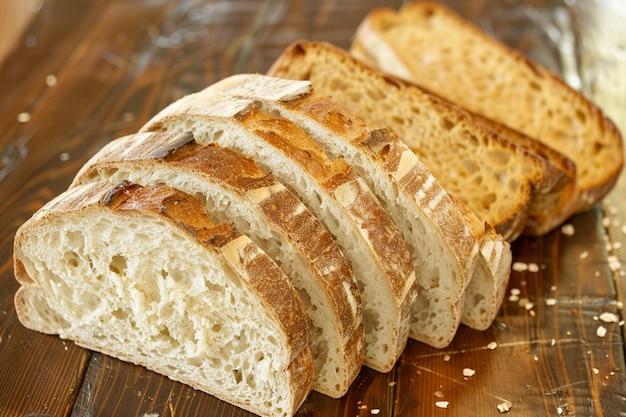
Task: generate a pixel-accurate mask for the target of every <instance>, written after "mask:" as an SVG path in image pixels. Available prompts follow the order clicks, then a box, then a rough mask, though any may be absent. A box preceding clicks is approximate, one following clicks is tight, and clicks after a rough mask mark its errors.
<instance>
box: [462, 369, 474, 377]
mask: <svg viewBox="0 0 626 417" xmlns="http://www.w3.org/2000/svg"><path fill="white" fill-rule="evenodd" d="M474 374H476V371H475V370H473V369H471V368H463V376H465V377H470V376H474Z"/></svg>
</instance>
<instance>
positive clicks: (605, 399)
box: [0, 0, 626, 417]
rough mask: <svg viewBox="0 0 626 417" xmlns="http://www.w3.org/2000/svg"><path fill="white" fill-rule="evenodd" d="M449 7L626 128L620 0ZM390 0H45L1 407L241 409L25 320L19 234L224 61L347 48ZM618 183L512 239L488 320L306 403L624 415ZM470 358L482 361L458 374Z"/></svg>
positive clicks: (4, 106) (6, 297) (11, 121)
mask: <svg viewBox="0 0 626 417" xmlns="http://www.w3.org/2000/svg"><path fill="white" fill-rule="evenodd" d="M15 1H19V0H15ZM448 3H449V4H450V5H451V6H452V7H454V8H456V9H457V10H458V11H459V12H461V13H462V14H464V15H465V16H467V17H468V18H470V19H473V20H475V21H476V22H478V23H479V24H480V25H481V26H483V27H484V28H485V29H487V30H489V31H490V33H492V34H494V35H495V36H497V37H499V38H501V39H503V40H504V41H505V42H507V43H509V44H511V45H513V46H514V47H516V48H520V49H521V50H523V51H524V52H525V53H527V54H528V55H530V56H532V57H533V58H535V59H538V60H540V61H541V62H543V63H545V64H546V65H547V66H549V67H550V68H552V69H554V70H555V71H558V72H561V73H563V74H564V76H565V78H566V79H567V80H568V82H571V83H573V84H574V85H577V86H580V88H582V90H583V91H584V92H585V93H586V94H588V95H589V96H591V97H593V99H594V100H595V101H596V102H597V103H598V104H599V105H600V106H601V107H602V108H603V109H604V110H605V111H606V112H607V113H608V114H609V115H610V116H611V117H612V118H613V119H614V121H615V122H616V123H617V124H618V125H620V127H621V128H622V130H623V131H626V130H625V129H624V127H625V126H624V124H625V123H626V110H625V109H626V105H625V103H626V70H625V68H626V61H625V60H626V57H625V52H624V48H625V45H626V29H625V27H626V24H624V23H625V22H626V12H625V10H624V6H623V3H621V4H617V3H619V2H617V1H615V2H605V1H603V0H596V1H587V2H563V1H557V0H552V1H527V2H526V3H527V4H526V5H525V4H524V3H523V2H520V1H500V2H498V1H489V0H480V1H479V0H476V1H472V2H463V1H448ZM382 4H388V5H391V6H394V7H397V6H399V4H400V1H389V2H385V1H382V0H380V1H358V0H350V1H341V2H340V1H334V0H317V1H299V0H293V1H286V0H285V1H281V0H266V1H256V2H253V1H243V0H241V1H220V2H215V1H208V2H206V1H200V0H197V1H194V0H187V1H184V0H180V1H169V2H168V1H158V0H152V1H149V0H134V1H127V0H92V1H76V0H46V1H43V2H42V3H41V8H39V9H37V10H36V12H34V13H33V15H32V20H31V23H30V25H29V26H27V29H26V31H25V32H24V33H21V34H19V36H18V41H19V42H18V46H17V48H16V49H15V50H14V51H13V52H12V53H10V54H9V55H8V56H7V58H6V59H5V61H4V63H0V149H1V150H2V156H1V159H0V213H1V215H0V261H1V264H0V265H1V268H0V415H1V416H22V415H29V416H34V415H46V416H68V415H70V416H77V417H78V416H81V417H82V416H144V415H158V416H161V417H163V416H176V417H182V416H192V415H194V416H195V415H197V416H244V415H248V413H245V412H243V411H241V410H240V409H237V408H234V407H232V406H229V405H227V404H224V403H222V402H220V401H218V400H216V399H214V398H213V397H211V396H209V395H206V394H204V393H201V392H197V391H194V390H193V389H191V388H189V387H187V386H184V385H182V384H179V383H175V382H172V381H170V380H168V379H167V378H165V377H162V376H160V375H157V374H155V373H152V372H149V371H147V370H145V369H143V368H141V367H138V366H134V365H130V364H127V363H123V362H121V361H119V360H116V359H113V358H110V357H107V356H104V355H101V354H99V353H94V352H90V351H87V350H84V349H82V348H79V347H77V346H75V345H74V344H73V343H72V342H69V341H63V340H61V339H59V338H57V337H53V336H45V335H41V334H38V333H35V332H32V331H29V330H26V329H25V328H24V327H23V326H22V325H21V324H20V323H19V321H18V320H17V317H16V315H15V310H14V307H13V295H14V293H15V291H16V289H17V283H16V282H15V280H14V278H13V266H12V244H13V237H14V234H15V230H16V229H17V228H18V227H19V226H20V225H21V224H22V223H23V222H24V221H25V220H26V219H27V218H29V217H30V216H31V215H32V214H33V213H34V212H35V211H36V210H37V209H38V208H39V207H41V206H42V205H43V204H44V203H45V202H47V201H48V200H50V199H51V198H52V197H53V196H55V195H57V194H59V193H60V192H62V191H63V190H64V189H65V188H66V187H67V186H68V184H69V182H70V181H71V179H72V177H73V175H74V174H75V173H76V172H77V170H78V169H79V167H80V166H81V165H82V164H83V163H85V162H86V160H87V159H88V158H89V157H90V156H91V155H93V154H94V153H95V152H96V151H97V150H98V149H99V148H100V147H102V146H103V145H104V144H105V143H106V142H108V141H109V140H111V139H113V138H116V137H119V136H122V135H125V134H128V133H132V132H135V131H136V130H137V129H138V128H139V127H140V126H141V125H142V124H143V123H144V122H145V121H147V120H148V118H150V117H151V116H152V115H154V114H155V113H156V112H157V111H158V110H160V109H161V108H163V107H164V106H165V105H167V104H168V103H170V102H172V101H173V100H175V99H177V98H179V97H181V96H182V95H183V94H187V93H191V92H194V91H197V90H199V89H201V88H203V87H204V86H206V85H208V84H211V83H212V82H214V81H216V80H218V79H220V78H223V77H225V76H227V75H230V74H234V73H241V72H264V71H266V70H267V69H268V67H269V65H270V64H271V63H272V62H273V60H274V59H275V58H276V57H277V56H278V54H279V53H280V52H281V51H282V49H283V48H284V47H285V46H286V45H287V44H288V43H290V42H291V41H293V40H296V39H301V38H306V39H316V40H326V41H330V42H333V43H335V44H337V45H339V46H342V47H347V46H348V45H349V43H350V37H351V35H352V34H353V33H354V30H355V28H356V26H357V24H358V23H359V22H360V20H361V19H362V18H363V16H364V15H365V14H366V12H367V11H368V10H369V9H370V8H372V7H375V6H379V5H382ZM566 4H569V6H566ZM531 5H532V6H531ZM0 21H1V20H0ZM555 45H558V46H555ZM620 48H621V49H620ZM625 189H626V186H625V183H624V181H623V178H622V180H621V181H620V182H619V184H618V186H617V188H616V190H615V191H614V192H613V193H612V194H611V195H610V196H609V197H608V198H607V199H606V201H605V203H604V204H603V205H602V206H598V207H595V208H594V209H592V210H590V211H589V212H587V213H584V214H580V215H577V216H575V217H574V218H572V219H571V220H570V221H569V222H568V223H569V224H571V225H572V226H573V230H574V231H575V233H574V234H573V235H568V234H564V233H562V232H561V231H560V230H557V231H555V232H553V233H551V234H549V235H548V236H545V237H543V238H538V239H534V238H533V239H531V238H520V239H518V240H517V241H516V242H515V243H514V245H513V249H514V260H515V261H518V262H524V263H526V264H533V263H534V264H536V265H537V266H538V270H537V271H528V270H527V271H513V272H512V275H511V283H510V288H509V293H514V297H513V298H511V299H510V300H509V299H507V300H506V301H505V303H504V305H503V307H502V310H501V313H500V315H499V317H498V318H497V320H496V322H495V323H494V324H493V326H492V327H491V328H490V329H489V330H488V331H485V332H476V331H472V330H470V329H468V328H465V327H462V328H461V329H460V330H459V332H458V336H457V337H456V339H455V340H454V342H453V343H452V345H450V346H449V347H448V348H447V349H443V350H436V349H432V348H429V347H427V346H425V345H423V344H420V343H416V342H409V344H408V347H407V348H406V351H405V353H404V355H403V356H402V358H401V359H400V361H399V362H398V364H397V366H396V368H395V369H394V370H393V371H392V372H390V373H388V374H379V373H376V372H374V371H371V370H368V369H363V371H362V372H361V374H360V375H359V377H358V379H357V381H356V382H355V383H354V384H353V387H352V389H351V390H350V392H349V393H348V394H347V395H346V396H345V397H344V398H342V399H340V400H331V399H329V398H326V397H324V396H322V395H318V394H315V393H313V394H311V395H310V396H309V398H308V399H307V400H306V402H305V403H304V405H303V406H302V407H301V409H300V411H299V413H298V415H299V416H349V417H353V416H369V415H379V416H392V415H393V416H431V415H432V416H496V415H500V414H501V412H500V410H499V409H498V405H501V404H505V403H508V404H509V405H510V406H511V408H510V410H509V411H508V415H511V416H558V415H576V416H607V417H608V416H619V415H622V416H623V415H626V365H625V359H624V327H623V325H622V324H621V323H612V322H604V321H602V319H601V318H600V317H604V316H600V315H601V313H605V312H608V313H614V314H617V315H618V317H619V320H622V318H623V316H622V303H623V301H624V298H623V295H624V293H625V292H626V278H624V268H623V267H622V266H621V264H620V263H619V262H620V261H622V262H623V261H624V260H625V256H624V255H625V253H626V252H625V249H624V248H623V247H622V246H621V241H622V240H624V237H625V234H626V230H625V229H624V225H625V224H626V222H625V218H626V215H625V213H626V200H625V199H624V197H623V195H624V190H625ZM518 292H519V295H517V296H515V294H517V293H518ZM516 298H517V299H516ZM600 326H602V327H604V328H606V330H607V332H606V335H605V336H604V337H599V336H598V335H597V329H598V328H599V327H600ZM492 342H496V344H497V346H496V345H494V344H493V343H492ZM494 346H496V347H495V349H492V348H493V347H494ZM465 368H469V369H472V370H474V371H475V374H474V375H473V376H464V375H463V370H464V369H465ZM439 401H447V402H448V408H446V409H444V408H440V407H437V405H436V403H437V402H439ZM377 410H378V411H377ZM377 413H378V414H377Z"/></svg>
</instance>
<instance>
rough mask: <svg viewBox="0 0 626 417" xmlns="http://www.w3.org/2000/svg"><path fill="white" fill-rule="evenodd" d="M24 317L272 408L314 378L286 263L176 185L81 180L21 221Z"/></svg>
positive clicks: (247, 404) (296, 396)
mask: <svg viewBox="0 0 626 417" xmlns="http://www.w3.org/2000/svg"><path fill="white" fill-rule="evenodd" d="M14 249H15V251H14V266H15V276H16V278H17V280H18V281H19V282H20V284H21V287H20V288H19V290H18V291H17V293H16V295H15V308H16V311H17V314H18V317H19V319H20V321H21V322H22V323H23V324H24V325H25V326H26V327H28V328H30V329H33V330H36V331H39V332H44V333H49V334H59V335H60V336H61V337H62V338H66V339H71V340H73V341H75V342H76V343H77V344H79V345H81V346H84V347H86V348H88V349H93V350H97V351H100V352H103V353H105V354H108V355H111V356H114V357H117V358H120V359H122V360H125V361H129V362H133V363H136V364H140V365H143V366H145V367H147V368H149V369H152V370H154V371H156V372H159V373H161V374H164V375H167V376H168V377H170V378H172V379H174V380H177V381H181V382H184V383H186V384H189V385H191V386H192V387H195V388H196V389H199V390H202V391H206V392H208V393H210V394H212V395H214V396H216V397H218V398H220V399H222V400H224V401H227V402H229V403H232V404H235V405H237V406H239V407H241V408H244V409H246V410H249V411H251V412H254V413H256V414H259V415H262V416H272V417H274V416H289V417H290V416H292V415H293V414H294V413H295V412H296V410H297V409H298V407H299V406H300V405H301V403H302V402H303V401H304V399H305V398H306V396H307V394H308V392H309V390H310V387H311V382H312V379H313V362H312V359H311V353H310V351H309V348H308V346H307V341H308V323H307V320H306V313H305V310H304V307H303V305H302V303H301V302H300V299H299V297H298V295H297V293H296V291H295V290H294V288H293V286H292V285H291V283H290V282H289V280H288V278H287V277H286V276H285V275H284V274H283V273H282V271H281V270H280V268H278V266H277V265H276V264H275V263H274V262H273V261H272V260H271V259H270V258H269V257H267V256H266V255H265V253H264V252H262V251H261V250H260V249H259V248H258V246H256V245H255V244H254V243H253V242H252V241H251V240H250V239H248V238H247V237H246V236H245V235H242V234H241V233H239V232H237V231H235V230H234V229H232V228H231V227H230V226H229V225H227V224H224V223H222V224H214V223H213V222H212V221H211V220H210V219H209V217H208V215H207V212H206V211H205V209H204V207H203V206H202V205H201V204H200V202H199V201H198V200H197V199H196V198H194V197H192V196H190V195H188V194H184V193H182V192H180V191H177V190H174V189H172V188H169V187H165V186H157V187H145V188H144V187H140V186H136V185H133V184H128V183H123V184H121V185H120V186H118V187H117V188H114V186H112V185H110V184H108V183H102V182H100V183H93V184H89V185H86V186H81V187H74V188H71V189H69V190H68V191H66V192H64V193H62V194H61V195H59V196H58V197H57V198H55V199H54V200H52V201H51V202H49V203H48V204H47V205H46V206H45V207H43V208H42V209H41V210H39V211H38V212H37V213H36V214H35V215H34V216H33V217H32V218H31V219H30V220H29V221H27V222H26V223H25V224H24V225H23V226H22V227H20V229H19V230H18V231H17V235H16V238H15V248H14Z"/></svg>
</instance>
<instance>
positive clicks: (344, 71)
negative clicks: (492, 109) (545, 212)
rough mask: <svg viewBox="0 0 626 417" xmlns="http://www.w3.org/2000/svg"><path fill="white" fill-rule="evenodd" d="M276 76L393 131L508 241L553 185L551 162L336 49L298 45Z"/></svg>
mask: <svg viewBox="0 0 626 417" xmlns="http://www.w3.org/2000/svg"><path fill="white" fill-rule="evenodd" d="M268 75H272V76H275V77H281V78H289V79H300V80H303V79H308V80H310V81H311V82H312V85H313V88H314V90H315V92H316V93H317V94H322V95H329V96H332V97H333V98H335V99H337V100H338V101H341V102H343V103H344V104H345V105H347V106H348V107H349V108H350V109H351V110H352V111H354V112H355V113H356V114H357V115H358V116H359V117H360V118H362V119H363V120H364V121H365V122H366V123H367V125H368V126H369V128H370V129H380V128H390V129H392V130H393V131H394V132H396V133H397V134H398V135H399V136H400V137H401V138H402V140H403V141H405V143H406V144H407V145H408V146H409V148H411V150H413V151H414V152H415V153H416V155H417V156H418V158H419V159H420V161H421V162H422V163H423V164H424V165H425V166H426V168H427V169H428V170H429V171H430V172H431V173H432V174H433V176H434V177H435V178H436V179H437V180H438V181H439V183H440V184H441V185H442V186H443V187H444V188H445V189H446V191H447V192H448V193H449V194H451V195H452V196H453V197H455V198H456V199H457V200H459V201H461V202H463V203H464V204H465V205H466V206H468V207H469V208H470V210H472V212H474V213H475V215H476V216H477V217H478V218H479V219H481V221H485V222H487V223H489V224H490V225H492V226H493V227H494V228H495V229H496V230H497V232H498V233H499V234H501V235H502V236H503V237H504V238H505V239H506V240H508V241H512V240H513V239H515V238H516V237H517V236H519V234H520V233H521V232H522V230H523V229H524V226H525V224H526V221H527V219H528V215H529V207H530V205H531V202H532V200H533V198H534V194H535V193H536V192H537V190H538V187H539V186H543V184H545V181H546V179H545V174H546V170H545V160H544V159H543V158H541V157H539V156H538V155H536V154H534V153H531V152H528V151H527V150H526V149H523V148H521V147H519V146H517V145H515V144H514V143H512V142H509V141H507V140H505V139H504V138H502V137H500V136H498V135H497V134H495V133H494V132H493V131H492V130H490V129H487V128H486V127H485V125H484V124H481V123H477V122H476V121H475V120H474V119H473V117H472V115H471V114H470V113H469V112H466V111H464V110H463V109H461V108H459V107H458V106H455V105H454V104H452V103H449V102H447V101H446V100H443V99H441V98H440V97H437V96H434V95H432V94H429V93H428V92H426V91H424V90H422V89H420V88H418V87H417V86H415V85H412V84H410V83H404V82H402V81H400V80H398V79H393V78H390V77H388V76H385V75H384V74H383V73H382V72H380V71H378V70H376V69H374V68H371V67H369V66H366V65H365V64H363V63H362V62H361V61H358V60H357V59H356V58H354V57H353V56H351V55H350V54H348V53H347V51H345V50H342V49H340V48H338V47H336V46H333V45H331V44H328V43H322V42H307V41H301V42H295V43H293V44H292V45H290V46H289V47H288V48H287V49H286V50H285V51H284V52H283V54H282V55H281V56H280V57H279V58H278V59H277V60H276V62H275V63H274V64H273V65H272V67H271V68H270V70H269V72H268Z"/></svg>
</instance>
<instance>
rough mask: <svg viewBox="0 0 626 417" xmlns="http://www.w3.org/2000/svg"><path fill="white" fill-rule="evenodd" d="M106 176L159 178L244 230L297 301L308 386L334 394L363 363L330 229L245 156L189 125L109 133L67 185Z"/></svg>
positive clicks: (353, 293)
mask: <svg viewBox="0 0 626 417" xmlns="http://www.w3.org/2000/svg"><path fill="white" fill-rule="evenodd" d="M102 180H107V181H109V182H112V183H119V182H120V181H124V180H127V181H131V182H133V183H137V184H141V185H144V186H149V185H155V184H167V185H169V186H171V187H174V188H177V189H179V190H181V191H183V192H185V193H188V194H191V195H195V196H198V197H199V198H200V200H201V201H202V202H203V203H204V205H205V207H206V208H207V210H208V211H209V212H210V213H211V216H212V218H213V219H214V220H216V221H220V222H228V223H230V224H232V225H234V227H236V228H237V230H239V231H240V232H242V233H244V234H246V235H247V236H248V237H249V238H250V239H251V240H253V241H254V242H255V243H256V244H257V245H258V246H259V247H260V248H261V249H262V250H263V251H264V252H265V253H267V254H268V255H269V256H270V257H271V258H272V259H273V260H274V261H275V262H276V263H277V264H278V265H279V266H280V267H281V268H282V270H283V272H284V273H285V274H286V275H287V276H288V277H290V279H291V280H292V282H293V285H294V286H295V288H296V290H297V291H298V293H299V294H301V299H302V301H303V303H304V305H305V308H306V311H307V315H308V317H309V322H310V326H311V330H310V343H309V345H310V348H311V352H312V354H313V360H314V363H315V379H314V381H313V389H314V390H316V391H318V390H319V391H320V392H324V393H330V394H333V396H339V395H341V394H342V393H343V389H342V390H337V388H336V387H337V386H340V387H346V386H349V385H350V383H351V382H352V381H353V380H354V378H355V377H356V376H357V374H358V372H359V370H360V369H361V364H362V363H363V351H364V341H363V325H362V308H361V294H360V292H359V290H358V287H357V284H356V281H355V280H354V277H353V276H352V271H351V269H350V265H349V264H348V262H347V261H346V259H345V258H344V256H343V254H342V252H341V250H340V249H339V247H338V246H337V245H336V243H335V241H334V240H333V238H332V236H331V235H330V234H329V233H328V231H327V230H326V229H325V228H324V227H323V226H322V225H321V224H320V222H319V221H318V220H317V218H316V217H315V216H314V215H313V214H312V213H311V212H310V211H309V210H308V209H307V208H306V207H305V206H304V205H303V204H302V202H301V201H300V200H299V199H298V198H297V197H296V196H295V195H294V194H293V193H291V192H290V191H289V190H287V189H286V188H285V187H284V186H283V185H282V184H281V183H279V182H278V181H277V180H276V179H275V178H274V177H273V176H272V175H271V174H267V173H265V172H264V171H262V170H261V169H260V168H259V167H258V166H257V165H256V164H255V163H254V161H252V160H251V159H249V158H246V157H244V156H243V155H241V154H239V153H237V152H234V151H232V150H230V149H227V148H221V147H219V146H217V145H209V146H201V145H199V144H198V143H196V142H195V140H194V139H193V135H192V134H191V132H185V133H182V134H179V135H169V134H161V133H137V134H134V135H129V136H125V137H123V138H119V139H116V140H114V141H112V142H110V143H109V144H107V145H106V146H105V147H104V148H102V149H101V150H100V151H99V152H98V153H97V154H96V155H95V156H94V157H93V158H92V159H91V160H90V161H88V162H87V164H85V165H84V166H83V168H82V169H81V170H80V171H79V173H78V174H77V176H76V178H75V179H74V182H73V186H75V185H78V184H82V183H87V182H94V181H102Z"/></svg>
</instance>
